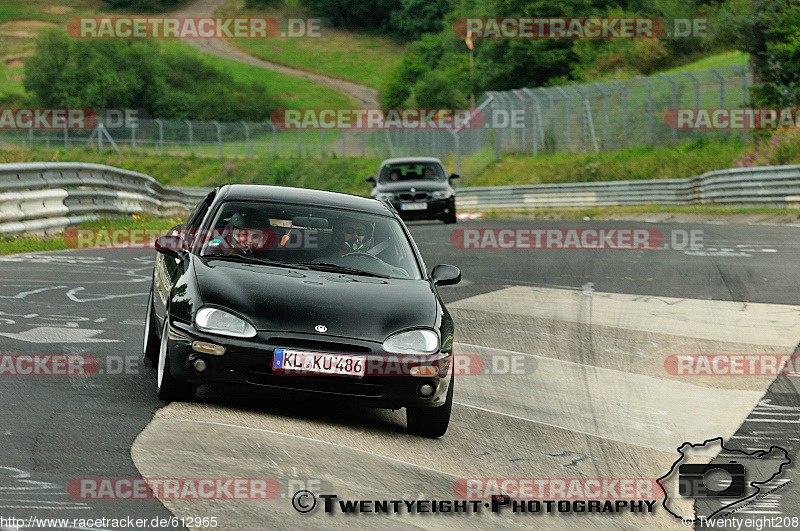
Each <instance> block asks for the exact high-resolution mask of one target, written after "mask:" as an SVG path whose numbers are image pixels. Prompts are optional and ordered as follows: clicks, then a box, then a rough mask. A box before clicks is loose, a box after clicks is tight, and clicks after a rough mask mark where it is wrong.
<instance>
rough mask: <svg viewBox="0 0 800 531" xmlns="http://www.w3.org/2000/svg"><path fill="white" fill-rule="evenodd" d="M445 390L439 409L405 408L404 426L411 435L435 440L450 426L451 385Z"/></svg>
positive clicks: (453, 380) (451, 406)
mask: <svg viewBox="0 0 800 531" xmlns="http://www.w3.org/2000/svg"><path fill="white" fill-rule="evenodd" d="M454 382H455V379H454V378H453V379H451V380H450V388H449V389H448V390H447V398H446V399H445V402H444V404H443V405H441V406H439V407H407V408H406V426H407V429H408V432H409V433H411V434H412V435H418V436H420V437H427V438H429V439H437V438H439V437H441V436H442V435H444V434H445V433H446V432H447V426H448V425H449V424H450V412H451V411H452V410H453V383H454Z"/></svg>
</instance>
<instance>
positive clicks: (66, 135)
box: [64, 121, 69, 149]
mask: <svg viewBox="0 0 800 531" xmlns="http://www.w3.org/2000/svg"><path fill="white" fill-rule="evenodd" d="M64 149H69V127H67V123H66V121H65V122H64Z"/></svg>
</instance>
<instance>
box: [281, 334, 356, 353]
mask: <svg viewBox="0 0 800 531" xmlns="http://www.w3.org/2000/svg"><path fill="white" fill-rule="evenodd" d="M267 341H268V342H269V344H270V345H276V346H277V347H278V348H296V349H300V350H312V351H314V352H341V353H343V354H362V353H369V352H372V349H371V348H369V347H365V346H363V345H355V344H352V343H339V342H334V341H318V340H315V339H301V338H296V337H271V338H269V339H268V340H267Z"/></svg>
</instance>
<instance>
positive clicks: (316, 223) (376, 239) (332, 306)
mask: <svg viewBox="0 0 800 531" xmlns="http://www.w3.org/2000/svg"><path fill="white" fill-rule="evenodd" d="M156 250H157V251H158V255H157V258H156V265H155V269H154V274H153V285H152V289H151V292H150V298H149V302H148V305H147V318H146V326H145V333H144V355H145V358H146V359H148V360H150V362H151V363H152V364H153V365H155V366H157V367H158V395H159V397H161V398H162V399H165V400H191V399H192V398H193V397H194V395H195V392H196V390H197V387H198V386H199V385H201V384H207V383H221V384H235V385H242V386H249V387H250V388H260V389H264V390H273V391H280V392H284V393H285V392H289V393H290V394H293V393H302V394H306V395H312V396H318V397H332V396H341V397H348V398H352V399H358V400H363V401H366V402H367V403H369V404H370V405H373V406H375V407H387V408H393V409H399V408H401V407H405V408H406V410H407V414H406V417H407V421H408V428H409V431H410V432H412V433H415V434H418V435H422V436H427V437H439V436H441V435H443V434H444V433H445V431H446V430H447V425H448V423H449V419H450V410H451V407H452V403H453V371H452V356H453V321H452V319H451V318H450V315H449V314H448V312H447V309H446V308H445V307H444V304H442V301H441V299H440V297H439V293H438V291H437V286H441V285H447V284H455V283H458V282H459V281H460V280H461V272H460V271H459V270H458V268H456V267H454V266H450V265H439V266H436V267H435V268H433V271H432V272H431V273H430V274H428V273H427V272H426V269H425V264H424V263H423V261H422V257H421V256H420V253H419V250H418V249H417V247H416V245H415V244H414V241H413V240H412V238H411V234H410V233H409V231H408V229H407V228H406V226H405V225H404V224H403V222H402V221H401V219H400V218H399V217H398V215H397V212H395V211H394V209H393V208H392V207H391V206H389V205H388V204H386V203H385V202H381V201H376V200H374V199H367V198H362V197H356V196H351V195H345V194H338V193H333V192H322V191H317V190H307V189H299V188H286V187H278V186H258V185H227V186H224V187H222V188H218V189H216V190H214V191H213V192H211V193H210V194H209V195H208V196H207V197H206V198H205V199H204V200H203V201H202V202H201V203H200V204H199V205H198V206H197V208H196V210H195V211H194V212H193V213H192V214H191V216H190V217H189V219H188V221H187V222H186V223H185V224H184V225H181V226H178V227H175V228H173V229H172V230H171V231H170V232H169V233H168V234H166V235H164V236H162V237H161V238H159V239H158V241H157V242H156Z"/></svg>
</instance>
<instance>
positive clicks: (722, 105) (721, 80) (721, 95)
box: [708, 68, 725, 109]
mask: <svg viewBox="0 0 800 531" xmlns="http://www.w3.org/2000/svg"><path fill="white" fill-rule="evenodd" d="M708 71H709V72H711V73H712V74H714V77H716V78H717V79H718V80H719V108H720V109H724V108H725V78H724V77H722V74H720V73H719V72H717V71H716V70H714V69H713V68H709V69H708Z"/></svg>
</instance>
